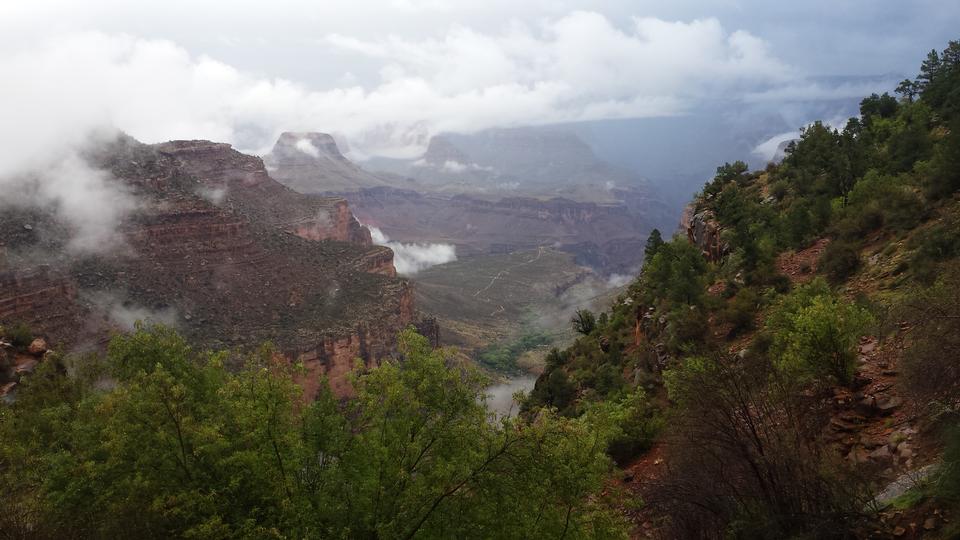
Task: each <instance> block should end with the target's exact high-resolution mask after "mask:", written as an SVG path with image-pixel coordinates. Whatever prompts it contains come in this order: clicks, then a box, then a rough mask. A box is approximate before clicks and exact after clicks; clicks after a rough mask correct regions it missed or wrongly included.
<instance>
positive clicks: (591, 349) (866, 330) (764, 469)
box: [525, 42, 960, 538]
mask: <svg viewBox="0 0 960 540" xmlns="http://www.w3.org/2000/svg"><path fill="white" fill-rule="evenodd" d="M958 88H960V43H957V42H952V43H951V44H950V46H949V47H948V48H947V49H946V50H945V51H944V52H943V53H942V55H941V54H940V53H937V52H935V51H934V52H932V53H931V55H930V56H929V57H928V59H927V61H926V62H924V65H923V67H922V69H921V76H920V77H919V78H918V79H917V80H916V81H904V82H903V83H902V84H901V85H900V86H899V87H898V92H899V93H900V94H901V97H900V99H899V100H898V99H896V98H894V97H891V96H889V95H887V94H884V95H882V96H879V95H872V96H869V97H867V98H865V99H864V100H863V101H862V103H861V110H860V116H859V117H857V118H852V119H851V120H850V121H849V123H848V124H847V126H846V127H845V128H844V129H843V130H842V131H839V130H833V129H830V128H828V127H826V126H824V125H823V124H820V123H815V124H813V125H812V126H809V127H808V128H807V129H805V130H804V131H803V133H802V136H801V138H800V140H799V141H797V142H796V143H795V144H791V145H789V146H788V148H787V150H786V154H787V156H786V158H785V159H784V161H783V162H782V163H781V164H779V165H772V164H771V165H770V166H768V167H767V168H766V170H764V171H757V172H749V171H748V167H747V166H746V165H745V164H743V163H740V162H736V163H733V164H730V163H727V164H725V165H723V166H721V167H719V168H718V169H717V174H716V176H715V178H714V179H713V181H711V182H709V183H708V184H707V185H706V186H705V187H704V188H703V190H702V192H701V193H700V194H699V195H698V196H697V197H696V198H695V200H694V201H693V203H692V204H691V205H690V207H689V208H688V209H687V211H686V212H685V218H684V226H683V229H684V233H683V234H681V235H678V236H677V237H675V238H673V239H670V240H668V241H663V240H662V239H661V238H660V236H659V235H652V236H651V237H650V238H649V240H648V242H647V245H646V252H647V260H646V262H645V264H644V267H643V271H642V272H641V274H640V275H639V276H638V278H637V280H636V281H635V282H634V283H633V284H632V285H631V287H630V289H629V291H628V292H627V293H626V294H624V295H622V296H621V297H619V298H618V299H617V301H616V302H615V303H614V305H613V306H612V308H611V310H610V311H609V312H607V313H602V314H600V315H599V316H596V315H594V314H593V313H589V312H578V314H577V317H576V321H575V328H576V329H577V330H578V331H579V332H580V334H581V337H580V338H579V339H578V340H577V342H576V343H575V344H574V345H573V346H572V347H570V348H569V349H566V350H563V351H553V352H552V353H551V354H550V355H549V356H548V359H547V368H546V370H545V372H544V373H543V375H541V377H540V378H539V379H538V381H537V383H536V386H535V388H534V391H533V392H532V393H531V395H530V396H529V398H528V400H527V402H526V404H525V408H526V410H527V413H528V414H531V415H532V414H534V413H535V411H537V410H538V409H539V408H541V407H544V406H546V407H554V408H557V409H558V410H559V411H560V412H561V413H563V414H565V415H569V416H581V415H584V414H589V413H590V412H591V411H593V410H595V409H596V408H597V407H610V406H614V407H619V408H622V409H623V410H624V411H625V413H624V414H625V416H624V417H623V419H622V421H621V422H622V423H621V427H622V431H623V432H622V434H621V436H620V437H619V439H617V440H616V441H614V443H612V445H611V447H610V448H609V451H610V452H611V454H612V455H613V457H614V458H615V459H617V461H618V462H619V463H620V464H621V465H622V466H624V467H625V468H626V473H625V475H624V478H623V480H622V482H619V484H621V486H622V487H625V488H627V490H628V493H629V495H627V496H625V497H624V499H623V506H624V511H625V512H626V513H627V514H628V515H629V516H630V517H631V519H632V520H633V522H634V524H635V530H634V536H636V537H652V538H664V537H665V538H719V537H730V536H733V537H744V538H850V537H856V538H891V537H897V538H919V537H929V538H953V537H955V535H956V534H957V533H958V530H957V528H956V526H955V525H954V524H953V521H952V520H953V519H955V517H956V515H957V513H958V510H960V507H958V505H957V501H958V500H960V499H958V497H957V495H958V491H957V486H958V485H960V483H958V480H960V478H958V475H957V471H958V470H960V467H958V465H960V463H958V461H957V455H958V449H960V439H958V438H957V436H956V431H955V430H954V429H953V428H955V427H956V426H957V425H958V420H957V418H958V411H960V371H958V370H957V367H956V366H957V361H956V359H957V357H958V356H957V355H958V354H960V343H958V341H957V336H958V335H960V327H958V321H960V313H958V311H957V310H958V307H960V298H958V297H957V294H958V293H957V291H958V289H960V288H958V285H960V273H958V270H957V268H958V266H957V263H958V257H960V200H958V197H957V190H958V188H960V94H958V91H957V89H958ZM636 500H642V501H643V503H644V504H643V506H642V507H641V508H639V509H638V508H637V505H636Z"/></svg>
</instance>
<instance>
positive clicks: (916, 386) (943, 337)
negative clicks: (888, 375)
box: [900, 267, 960, 411]
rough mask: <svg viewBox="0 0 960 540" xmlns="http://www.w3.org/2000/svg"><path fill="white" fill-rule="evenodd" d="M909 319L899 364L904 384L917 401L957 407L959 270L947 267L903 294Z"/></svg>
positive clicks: (959, 399)
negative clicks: (906, 345)
mask: <svg viewBox="0 0 960 540" xmlns="http://www.w3.org/2000/svg"><path fill="white" fill-rule="evenodd" d="M901 312H902V314H903V316H904V317H905V318H906V319H907V320H908V321H909V322H910V324H911V326H912V330H911V332H910V346H909V348H908V349H907V351H906V354H904V355H903V359H902V360H901V364H900V368H901V370H902V372H903V383H904V388H905V389H906V390H907V391H908V392H909V393H910V394H912V395H913V397H914V398H915V399H916V401H917V402H918V403H927V404H930V405H931V406H934V407H936V408H943V409H946V410H950V411H953V410H957V408H958V407H960V395H958V393H957V386H958V385H960V365H958V363H957V361H956V359H957V355H958V354H960V270H958V269H957V268H956V267H953V268H951V269H949V270H948V271H947V272H946V273H944V274H943V275H942V276H941V277H940V278H939V279H938V280H937V282H936V283H935V284H934V285H933V286H931V287H917V288H914V290H911V291H910V292H909V293H908V294H907V295H906V296H905V298H904V300H903V305H902V306H901Z"/></svg>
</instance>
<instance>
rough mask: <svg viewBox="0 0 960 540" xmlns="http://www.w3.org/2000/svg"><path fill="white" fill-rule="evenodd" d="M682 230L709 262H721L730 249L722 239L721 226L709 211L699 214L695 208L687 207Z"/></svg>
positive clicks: (683, 216) (682, 219)
mask: <svg viewBox="0 0 960 540" xmlns="http://www.w3.org/2000/svg"><path fill="white" fill-rule="evenodd" d="M680 229H681V230H682V231H683V232H684V233H686V235H687V239H688V240H689V241H690V243H691V244H693V245H695V246H697V247H698V248H700V251H702V252H703V256H704V257H706V258H707V260H710V261H719V260H720V259H721V258H722V257H723V256H724V255H726V253H727V251H728V249H729V246H727V245H726V243H724V242H723V240H721V239H720V233H721V232H722V231H721V228H720V224H719V223H718V222H717V220H716V218H715V217H714V215H713V212H710V211H709V210H704V211H700V212H698V211H697V209H696V208H695V207H693V206H687V207H686V208H684V210H683V215H682V217H681V218H680Z"/></svg>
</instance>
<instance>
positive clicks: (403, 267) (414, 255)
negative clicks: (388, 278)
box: [367, 225, 457, 276]
mask: <svg viewBox="0 0 960 540" xmlns="http://www.w3.org/2000/svg"><path fill="white" fill-rule="evenodd" d="M367 228H368V229H370V235H371V236H372V237H373V243H374V244H376V245H378V246H387V247H388V248H390V249H392V250H393V265H394V267H396V269H397V273H398V274H400V275H401V276H410V275H413V274H416V273H417V272H419V271H421V270H426V269H427V268H430V267H431V266H436V265H438V264H444V263H448V262H453V261H455V260H457V249H456V247H455V246H453V245H452V244H404V243H401V242H392V241H391V240H390V238H389V237H387V235H385V234H383V231H381V230H380V229H379V228H377V227H372V226H370V225H367Z"/></svg>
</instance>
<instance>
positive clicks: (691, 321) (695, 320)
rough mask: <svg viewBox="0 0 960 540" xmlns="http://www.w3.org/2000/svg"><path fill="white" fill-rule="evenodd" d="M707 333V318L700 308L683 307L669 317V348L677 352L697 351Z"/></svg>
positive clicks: (675, 310) (672, 312)
mask: <svg viewBox="0 0 960 540" xmlns="http://www.w3.org/2000/svg"><path fill="white" fill-rule="evenodd" d="M706 333H707V316H706V315H705V314H704V313H703V310H701V309H699V308H694V307H692V306H681V307H678V308H676V309H674V310H673V311H671V312H670V314H669V315H667V336H668V340H669V346H670V348H671V349H672V350H673V351H675V352H686V351H689V350H691V349H695V348H696V346H697V344H699V343H702V342H703V337H704V335H706Z"/></svg>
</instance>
